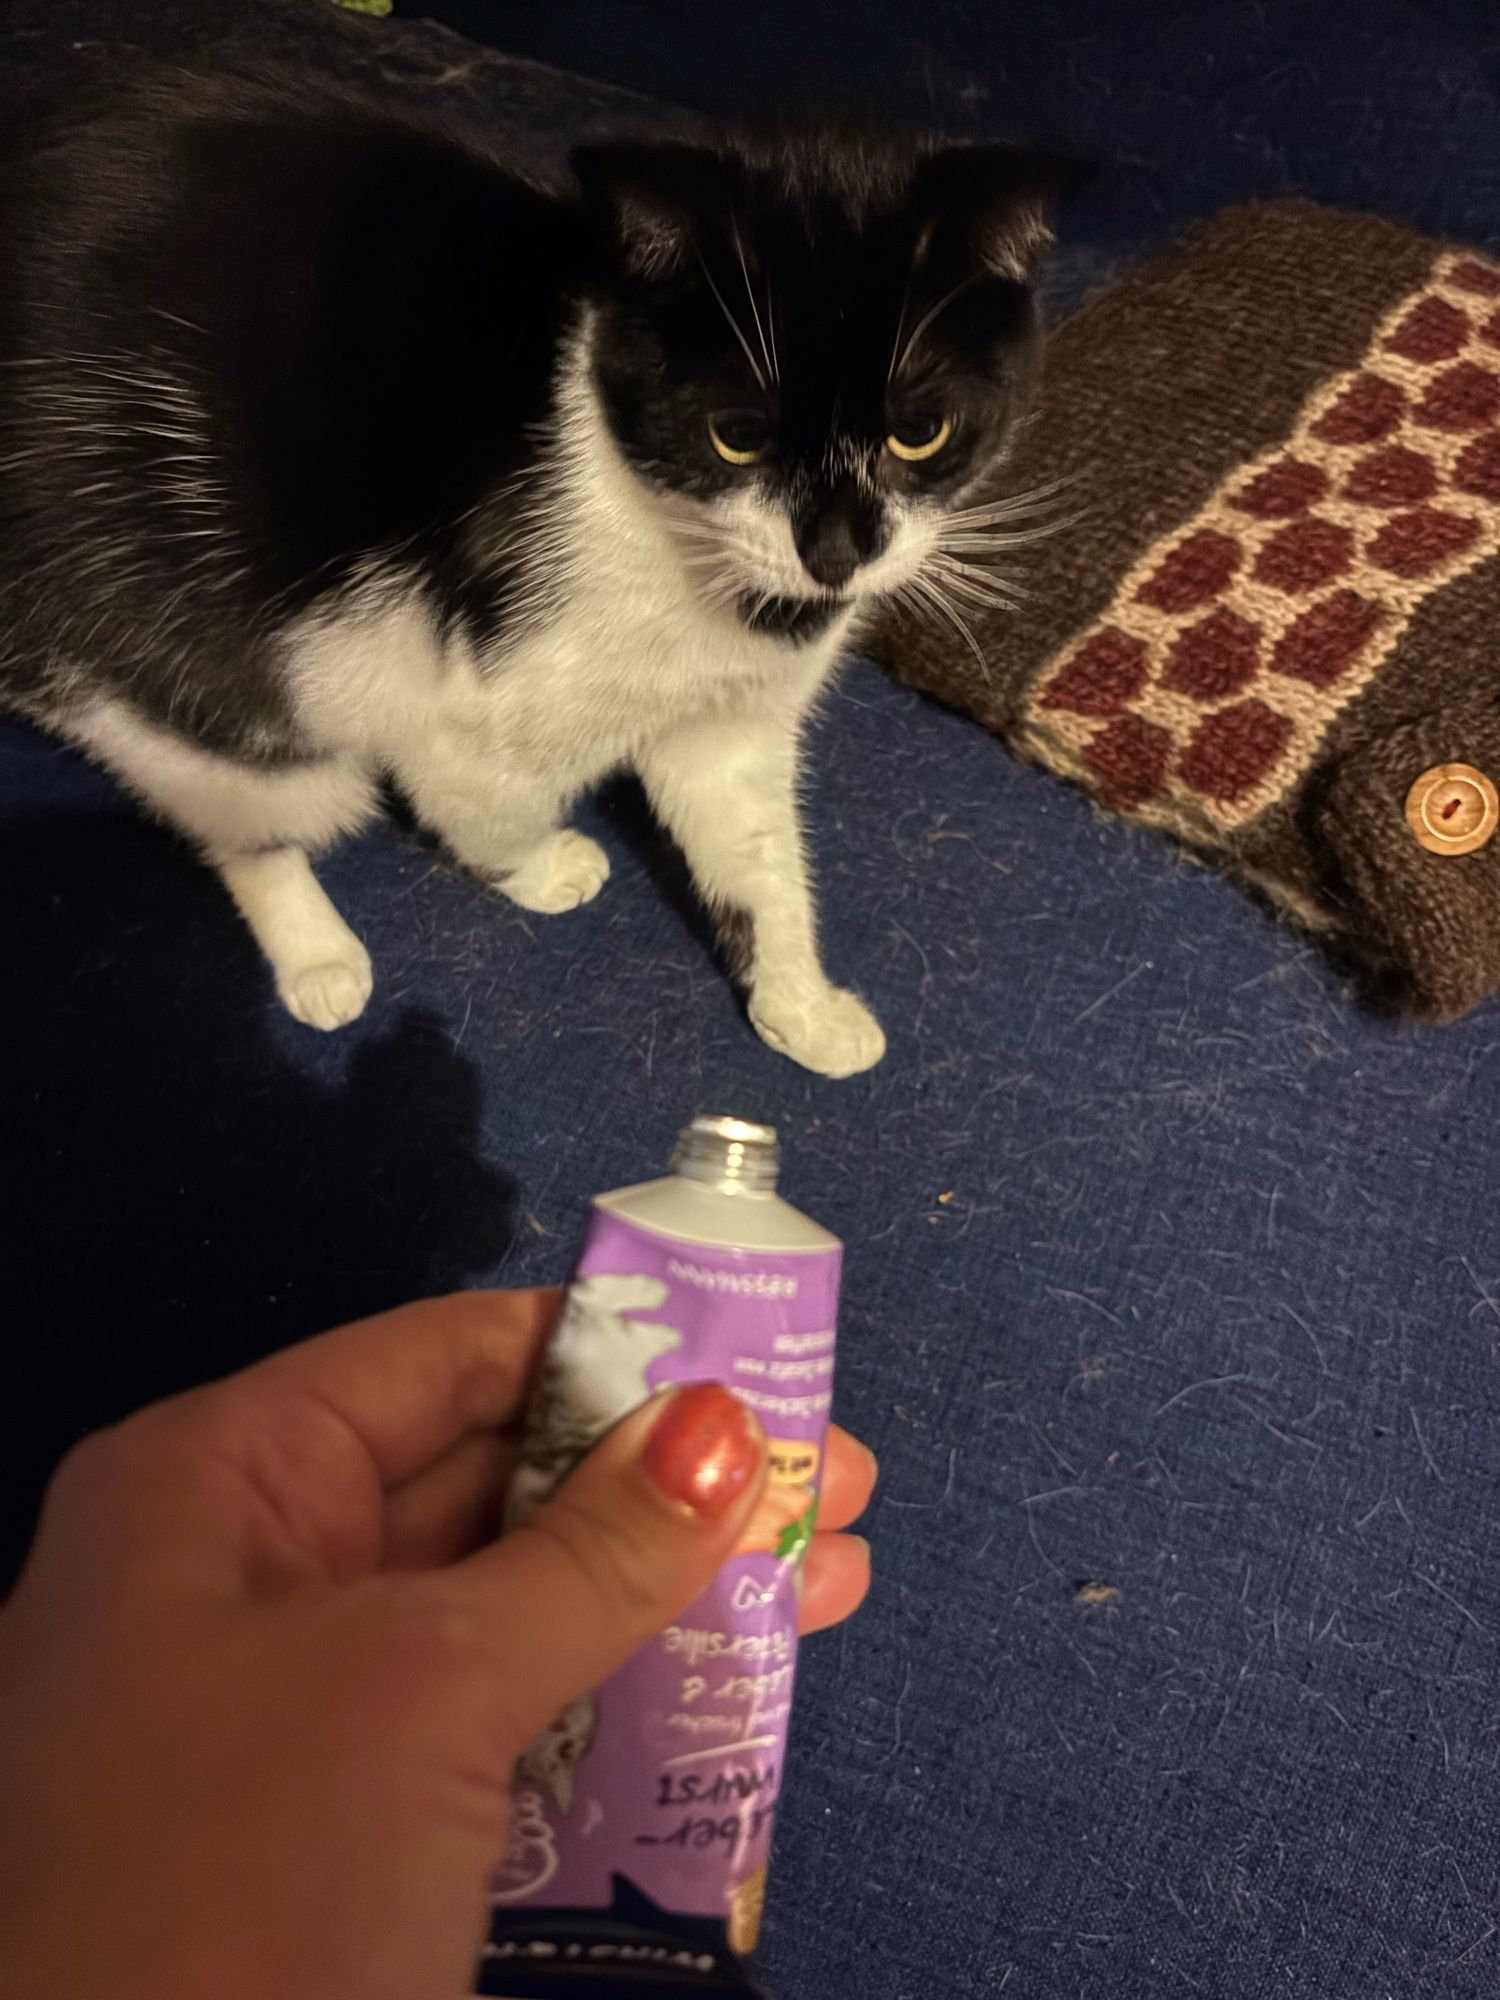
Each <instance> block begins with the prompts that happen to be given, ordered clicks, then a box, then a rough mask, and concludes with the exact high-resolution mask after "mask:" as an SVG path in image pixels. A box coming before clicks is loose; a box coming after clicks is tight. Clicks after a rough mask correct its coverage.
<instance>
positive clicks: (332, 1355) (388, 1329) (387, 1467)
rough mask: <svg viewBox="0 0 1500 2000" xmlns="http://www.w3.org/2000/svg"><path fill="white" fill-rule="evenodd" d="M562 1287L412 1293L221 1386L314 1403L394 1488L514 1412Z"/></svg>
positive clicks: (240, 1393) (279, 1400)
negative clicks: (404, 1302)
mask: <svg viewBox="0 0 1500 2000" xmlns="http://www.w3.org/2000/svg"><path fill="white" fill-rule="evenodd" d="M559 1297H560V1294H559V1293H558V1292H556V1291H555V1290H544V1291H525V1292H498V1291H496V1292H486V1291H476V1292H454V1293H451V1294H450V1295H449V1296H448V1297H446V1298H438V1299H421V1300H419V1301H417V1302H416V1303H415V1304H413V1305H408V1306H398V1307H396V1309H395V1310H394V1311H393V1312H386V1313H380V1314H378V1315H377V1316H376V1317H375V1318H373V1319H365V1320H358V1321H356V1322H355V1323H354V1324H353V1325H351V1326H341V1327H338V1328H337V1329H336V1330H335V1331H334V1332H332V1333H325V1334H320V1335H319V1336H318V1337H317V1338H316V1339H314V1340H307V1341H303V1342H302V1343H301V1345H300V1346H297V1347H288V1348H285V1349H283V1350H282V1352H281V1353H279V1354H273V1355H271V1356H270V1357H269V1358H268V1359H267V1360H265V1361H260V1362H257V1363H256V1364H255V1366H254V1367H252V1368H247V1369H246V1370H245V1371H244V1372H243V1374H240V1375H236V1376H232V1377H231V1378H230V1379H229V1380H228V1381H227V1382H224V1383H222V1384H220V1385H218V1386H219V1388H220V1389H222V1390H225V1391H232V1392H233V1393H234V1395H235V1396H236V1397H237V1398H238V1397H245V1396H248V1397H249V1398H251V1399H253V1400H254V1401H255V1402H258V1403H262V1405H263V1406H264V1403H267V1402H268V1403H270V1404H271V1405H273V1406H274V1405H277V1404H281V1405H283V1406H284V1405H285V1402H286V1400H287V1399H292V1400H294V1401H297V1402H301V1403H309V1402H310V1403H312V1404H315V1405H316V1406H317V1407H318V1408H319V1410H320V1411H321V1413H322V1414H323V1415H325V1416H332V1417H334V1418H335V1419H337V1420H339V1421H341V1422H342V1423H343V1424H344V1425H345V1426H346V1427H347V1428H348V1429H349V1430H350V1431H352V1432H353V1433H354V1435H355V1436H356V1438H357V1439H358V1440H359V1442H360V1444H361V1445H363V1447H364V1449H365V1451H366V1452H367V1453H368V1454H369V1457H370V1459H371V1461H372V1463H373V1464H374V1465H375V1467H376V1470H377V1472H378V1473H379V1476H380V1480H381V1483H382V1485H385V1486H394V1485H397V1484H399V1483H400V1482H401V1481H402V1480H405V1479H410V1478H412V1477H414V1476H415V1475H416V1474H417V1473H419V1472H421V1471H422V1470H423V1468H424V1467H426V1466H429V1465H431V1464H432V1463H433V1461H434V1460H435V1459H438V1458H440V1457H441V1456H442V1455H443V1453H444V1452H446V1451H448V1450H450V1449H451V1447H452V1446H453V1445H455V1444H457V1443H458V1441H459V1440H460V1439H461V1438H463V1437H466V1436H467V1435H468V1434H469V1433H470V1432H473V1431H481V1430H494V1429H498V1428H499V1427H500V1426H501V1425H504V1424H508V1423H511V1422H512V1421H513V1420H514V1419H516V1418H517V1417H519V1415H520V1414H521V1410H522V1407H523V1405H524V1403H525V1400H526V1395H527V1391H528V1390H529V1388H530V1385H531V1378H532V1374H533V1372H534V1370H535V1366H536V1362H537V1357H538V1356H539V1354H540V1353H541V1349H542V1345H543V1343H544V1342H545V1340H546V1338H547V1335H548V1334H549V1333H550V1332H551V1330H552V1323H553V1321H554V1320H555V1319H556V1317H557V1307H558V1300H559ZM210 1393H212V1392H210Z"/></svg>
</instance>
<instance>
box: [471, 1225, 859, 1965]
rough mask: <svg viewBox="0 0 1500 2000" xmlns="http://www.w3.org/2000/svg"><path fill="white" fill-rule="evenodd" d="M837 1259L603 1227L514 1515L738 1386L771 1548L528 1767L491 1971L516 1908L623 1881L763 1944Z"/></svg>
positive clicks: (587, 1898)
mask: <svg viewBox="0 0 1500 2000" xmlns="http://www.w3.org/2000/svg"><path fill="white" fill-rule="evenodd" d="M840 1263H841V1253H840V1252H839V1251H838V1250H836V1249H834V1250H818V1251H808V1252H800V1253H796V1252H792V1253H787V1252H781V1253H776V1254H771V1253H761V1252H758V1251H749V1250H726V1249H710V1248H706V1247H704V1246H702V1245H699V1244H690V1243H684V1242H682V1241H679V1240H677V1239H675V1238H672V1237H669V1236H663V1235H660V1234H658V1233H656V1232H654V1231H651V1230H647V1229H644V1228H642V1227H641V1226H640V1225H638V1224H635V1223H632V1222H628V1221H626V1220H624V1219H622V1218H621V1217H619V1216H616V1215H613V1214H611V1213H609V1212H608V1211H606V1210H603V1209H595V1210H594V1211H593V1214H592V1218H591V1221H590V1226H589V1230H588V1234H587V1238H586V1240H585V1244H584V1249H583V1253H582V1255H581V1257H580V1259H579V1263H578V1272H577V1277H576V1278H575V1281H574V1285H573V1287H572V1288H571V1290H570V1293H569V1300H568V1305H567V1308H566V1309H565V1312H564V1316H563V1320H562V1322H561V1324H560V1325H559V1329H558V1334H557V1336H556V1338H555V1339H554V1342H553V1346H552V1349H551V1350H550V1351H549V1359H548V1362H547V1364H546V1365H545V1366H544V1370H543V1379H542V1382H541V1384H540V1386H539V1390H538V1398H537V1408H538V1411H540V1413H541V1414H540V1416H538V1415H536V1414H534V1417H533V1433H532V1434H531V1435H529V1436H528V1440H527V1444H526V1447H525V1449H524V1451H523V1456H522V1467H521V1471H520V1473H519V1474H518V1479H517V1493H518V1494H519V1496H520V1497H519V1500H517V1496H516V1494H513V1496H512V1500H513V1515H512V1518H524V1515H525V1512H526V1511H528V1510H529V1508H530V1506H532V1505H533V1504H540V1501H541V1500H542V1499H544V1498H545V1496H546V1494H547V1492H549V1491H550V1490H552V1489H553V1488H554V1487H555V1485H556V1484H557V1483H559V1481H560V1478H561V1477H562V1476H564V1475H565V1472H566V1470H567V1468H568V1465H569V1463H570V1462H571V1460H572V1459H574V1458H576V1456H577V1455H578V1452H579V1449H580V1448H586V1447H587V1443H588V1442H591V1441H592V1436H593V1435H594V1434H600V1433H602V1430H603V1429H607V1428H608V1427H609V1425H610V1424H612V1423H614V1422H616V1421H618V1419H619V1418H620V1417H621V1416H623V1415H624V1414H625V1413H626V1411H627V1410H629V1409H631V1408H633V1407H635V1406H636V1405H637V1404H639V1403H640V1402H641V1401H643V1400H644V1399H645V1397H646V1396H647V1395H649V1394H651V1393H652V1392H654V1391H656V1390H659V1389H661V1388H664V1387H666V1386H668V1385H671V1384H675V1383H686V1382H702V1381H718V1382H724V1383H727V1384H728V1385H729V1386H730V1387H731V1388H732V1389H734V1391H735V1392H736V1393H737V1394H738V1395H739V1396H741V1397H742V1398H743V1400H744V1401H745V1402H746V1403H747V1404H748V1405H749V1406H750V1408H751V1409H753V1410H754V1411H755V1413H756V1415H757V1416H758V1417H759V1419H760V1422H761V1424H762V1425H763V1427H764V1429H765V1431H766V1434H767V1436H768V1438H769V1439H770V1440H771V1460H772V1476H771V1482H770V1485H769V1486H768V1489H767V1497H766V1500H765V1502H763V1504H762V1506H761V1508H760V1510H759V1511H758V1514H757V1522H758V1524H759V1532H758V1535H757V1542H758V1544H759V1546H757V1547H756V1548H754V1549H751V1550H748V1551H747V1552H746V1553H744V1554H741V1555H738V1556H736V1557H735V1558H734V1559H733V1560H732V1561H731V1562H730V1563H729V1564H727V1565H726V1567H725V1568H724V1569H723V1570H722V1571H721V1572H720V1574H719V1576H718V1578H717V1579H716V1581H715V1583H714V1584H713V1586H712V1587H711V1588H710V1589H709V1590H708V1591H706V1592H705V1593H704V1594H703V1596H702V1597H700V1598H699V1599H698V1600H697V1602H696V1603H695V1604H693V1606H692V1607H691V1608H690V1609H689V1610H688V1611H686V1612H685V1613H684V1614H683V1616H682V1617H681V1618H680V1619H679V1620H678V1622H677V1623H676V1624H675V1625H673V1626H671V1627H670V1628H669V1630H667V1631H666V1632H664V1633H663V1634H662V1636H661V1637H660V1638H659V1639H658V1640H656V1641H655V1642H654V1643H653V1644H652V1645H650V1646H648V1647H646V1648H644V1649H643V1650H642V1651H641V1652H640V1653H638V1654H637V1655H636V1656H635V1658H634V1659H632V1660H631V1661H630V1662H629V1664H628V1665H627V1666H626V1667H624V1668H623V1669H622V1670H621V1671H620V1672H619V1673H618V1674H616V1675H615V1676H614V1678H613V1679H612V1680H610V1681H608V1682H606V1683H605V1685H604V1686H603V1687H602V1688H600V1689H599V1690H598V1691H597V1692H596V1693H595V1694H594V1695H593V1696H592V1697H590V1698H588V1699H587V1700H586V1701H584V1702H581V1703H575V1704H573V1705H572V1706H571V1708H570V1709H569V1710H567V1711H565V1713H564V1714H563V1715H561V1716H559V1717H558V1718H557V1721H556V1723H555V1725H554V1726H553V1728H552V1729H551V1730H549V1731H548V1732H546V1733H545V1734H544V1736H543V1737H542V1738H540V1739H539V1740H538V1743H537V1744H536V1745H535V1746H534V1747H533V1749H532V1751H531V1752H530V1753H528V1756H527V1757H525V1758H523V1759H522V1761H521V1764H520V1765H519V1766H518V1770H517V1776H516V1782H515V1786H514V1788H513V1799H512V1811H513V1818H512V1829H511V1841H510V1850H509V1853H508V1854H507V1856H506V1858H505V1861H504V1862H503V1863H502V1865H501V1866H500V1867H499V1868H498V1869H497V1870H496V1872H495V1875H494V1878H493V1881H492V1884H491V1897H492V1901H493V1903H494V1905H495V1915H496V1919H497V1922H496V1926H495V1931H494V1936H493V1940H492V1943H491V1945H490V1948H489V1951H488V1952H487V1954H486V1956H487V1958H489V1959H490V1960H491V1961H492V1962H493V1961H495V1960H500V1961H502V1962H503V1961H504V1960H505V1959H506V1958H507V1957H508V1956H509V1953H508V1951H507V1947H506V1942H505V1933H506V1926H505V1924H504V1922H503V1921H501V1919H502V1918H503V1916H504V1914H505V1912H507V1911H514V1912H517V1913H519V1912H520V1911H522V1910H530V1911H533V1912H535V1911H537V1910H539V1909H557V1910H563V1909H567V1910H570V1911H583V1910H588V1909H598V1910H603V1909H606V1908H608V1907H609V1906H610V1905H611V1903H612V1901H613V1900H614V1899H615V1897H616V1895H617V1893H618V1882H617V1878H621V1877H623V1878H624V1879H625V1880H626V1881H627V1882H628V1883H630V1884H631V1885H633V1887H634V1888H635V1889H636V1890H638V1891H640V1892H641V1894H642V1895H643V1896H645V1897H646V1898H648V1899H649V1901H650V1902H651V1903H652V1904H654V1905H656V1906H657V1907H658V1908H659V1909H660V1910H663V1911H671V1912H676V1913H680V1914H682V1915H684V1916H693V1917H700V1918H705V1919H709V1920H712V1922H713V1923H714V1926H715V1928H716V1929H717V1926H719V1925H722V1926H724V1929H723V1931H722V1932H720V1933H719V1935H721V1936H723V1937H724V1938H725V1940H726V1941H727V1943H728V1945H729V1946H730V1947H731V1948H732V1950H734V1951H736V1952H745V1951H748V1950H749V1949H750V1948H751V1946H752V1945H753V1944H754V1941H755V1937H756V1934H757V1932H758V1929H759V1921H760V1910H761V1905H762V1903H763V1900H764V1894H765V1879H766V1866H767V1861H768V1858H769V1853H770V1845H771V1829H772V1823H773V1820H774V1817H775V1810H776V1802H777V1799H778V1797H779V1796H780V1792H781V1786H782V1782H783V1775H784V1764H785V1751H786V1739H787V1728H788V1723H789V1721H790V1717H791V1703H792V1679H793V1673H794V1669H795V1662H796V1652H797V1612H798V1603H799V1600H800V1596H801V1576H802V1557H803V1554H804V1553H805V1550H806V1547H807V1542H808V1538H809V1536H810V1534H811V1532H812V1526H813V1521H814V1519H815V1515H816V1505H817V1488H818V1485H819V1482H820V1480H821V1476H822V1461H823V1451H824V1446H825V1442H826V1437H827V1430H828V1415H829V1409H830V1405H831V1402H832V1391H833V1361H834V1328H835V1318H836V1313H837V1306H838V1285H839V1270H840ZM517 1509H518V1510H519V1512H517V1511H516V1510H517ZM527 1950H528V1956H529V1961H530V1962H531V1963H533V1964H534V1963H535V1958H534V1956H532V1955H531V1954H533V1953H534V1950H535V1947H534V1946H529V1947H527ZM684 1970H686V1968H684Z"/></svg>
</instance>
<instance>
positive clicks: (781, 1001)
mask: <svg viewBox="0 0 1500 2000" xmlns="http://www.w3.org/2000/svg"><path fill="white" fill-rule="evenodd" d="M750 1020H751V1024H752V1026H753V1027H754V1029H755V1032H756V1033H757V1034H758V1035H759V1036H760V1038H761V1040H762V1041H763V1042H765V1043H766V1044H767V1045H768V1046H769V1047H771V1048H773V1049H775V1050H776V1051H777V1052H778V1054H780V1055H784V1056H790V1057H791V1059H792V1061H793V1062H795V1063H801V1065H802V1067H803V1068H804V1069H811V1070H816V1071H817V1073H818V1074H819V1076H855V1075H857V1074H858V1072H859V1071H860V1070H862V1069H873V1068H874V1066H875V1064H876V1063H878V1062H879V1061H880V1058H881V1057H882V1056H883V1055H884V1054H885V1036H884V1034H883V1033H882V1032H881V1027H880V1023H879V1022H878V1021H877V1020H876V1018H875V1016H874V1015H873V1014H872V1013H871V1012H870V1010H869V1008H868V1007H867V1006H866V1005H865V1003H864V1002H863V1000H861V999H859V998H858V997H857V996H856V995H855V994H853V993H844V992H841V991H840V989H839V988H838V987H837V986H828V985H821V986H814V987H810V988H777V987H774V986H766V985H761V986H757V987H756V989H755V991H754V993H753V994H752V995H751V997H750Z"/></svg>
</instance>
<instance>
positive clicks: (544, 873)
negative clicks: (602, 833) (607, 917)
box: [496, 827, 609, 917]
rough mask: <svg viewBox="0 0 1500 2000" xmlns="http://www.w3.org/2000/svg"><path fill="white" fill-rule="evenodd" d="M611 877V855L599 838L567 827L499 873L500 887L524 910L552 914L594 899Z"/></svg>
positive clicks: (498, 881)
mask: <svg viewBox="0 0 1500 2000" xmlns="http://www.w3.org/2000/svg"><path fill="white" fill-rule="evenodd" d="M608 879H609V856H608V855H607V854H606V853H605V852H604V849H603V848H602V847H601V846H600V845H599V843H598V841H596V840H590V839H589V838H588V836H587V835H586V834H582V833H574V832H573V830H572V828H571V827H563V828H561V829H560V830H559V831H558V832H557V833H549V834H548V836H547V838H546V839H545V840H544V841H541V842H540V843H539V844H538V845H537V846H536V847H534V848H533V849H532V851H531V852H530V854H528V855H527V857H526V859H525V860H524V861H523V862H522V863H521V865H520V867H519V868H513V869H512V870H511V871H510V873H509V874H508V875H501V876H497V878H496V887H497V888H499V889H503V890H504V892H505V894H506V895H507V896H509V897H510V899H511V901H512V902H513V903H519V904H520V905H521V908H522V909H523V910H536V911H537V912H539V914H541V915H542V916H549V917H550V916H556V915H557V914H558V912H559V911H561V910H576V909H577V908H578V906H579V904H580V903H591V902H592V901H593V900H594V898H595V896H597V895H598V893H599V891H600V890H601V889H602V888H603V887H604V884H605V882H606V881H607V880H608Z"/></svg>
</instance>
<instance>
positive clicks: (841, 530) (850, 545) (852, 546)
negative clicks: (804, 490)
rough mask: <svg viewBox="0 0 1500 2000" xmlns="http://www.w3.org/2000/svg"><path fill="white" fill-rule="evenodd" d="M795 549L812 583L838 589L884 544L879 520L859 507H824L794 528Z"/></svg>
mask: <svg viewBox="0 0 1500 2000" xmlns="http://www.w3.org/2000/svg"><path fill="white" fill-rule="evenodd" d="M796 543H797V553H798V555H799V556H801V558H802V567H803V568H804V569H805V570H806V571H807V573H808V575H809V576H810V577H811V578H812V580H813V582H814V583H820V584H822V586H823V588H824V589H825V590H842V589H843V587H844V585H845V584H846V583H847V582H848V581H849V579H850V577H851V576H853V574H854V572H855V571H856V570H857V569H858V568H859V566H860V564H861V563H867V562H869V561H870V559H871V558H872V557H873V556H876V555H878V554H879V553H880V551H881V549H882V548H883V547H884V546H885V536H884V533H883V532H882V529H881V524H880V521H879V519H878V518H877V517H875V516H874V515H872V514H869V513H866V512H865V511H864V510H863V509H859V508H855V507H850V506H847V505H845V506H839V505H837V504H835V505H833V506H830V507H825V508H823V509H822V511H821V512H819V513H817V514H814V515H812V516H811V517H810V518H808V519H806V520H804V521H803V522H802V523H801V524H800V526H799V527H798V528H797V530H796Z"/></svg>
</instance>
